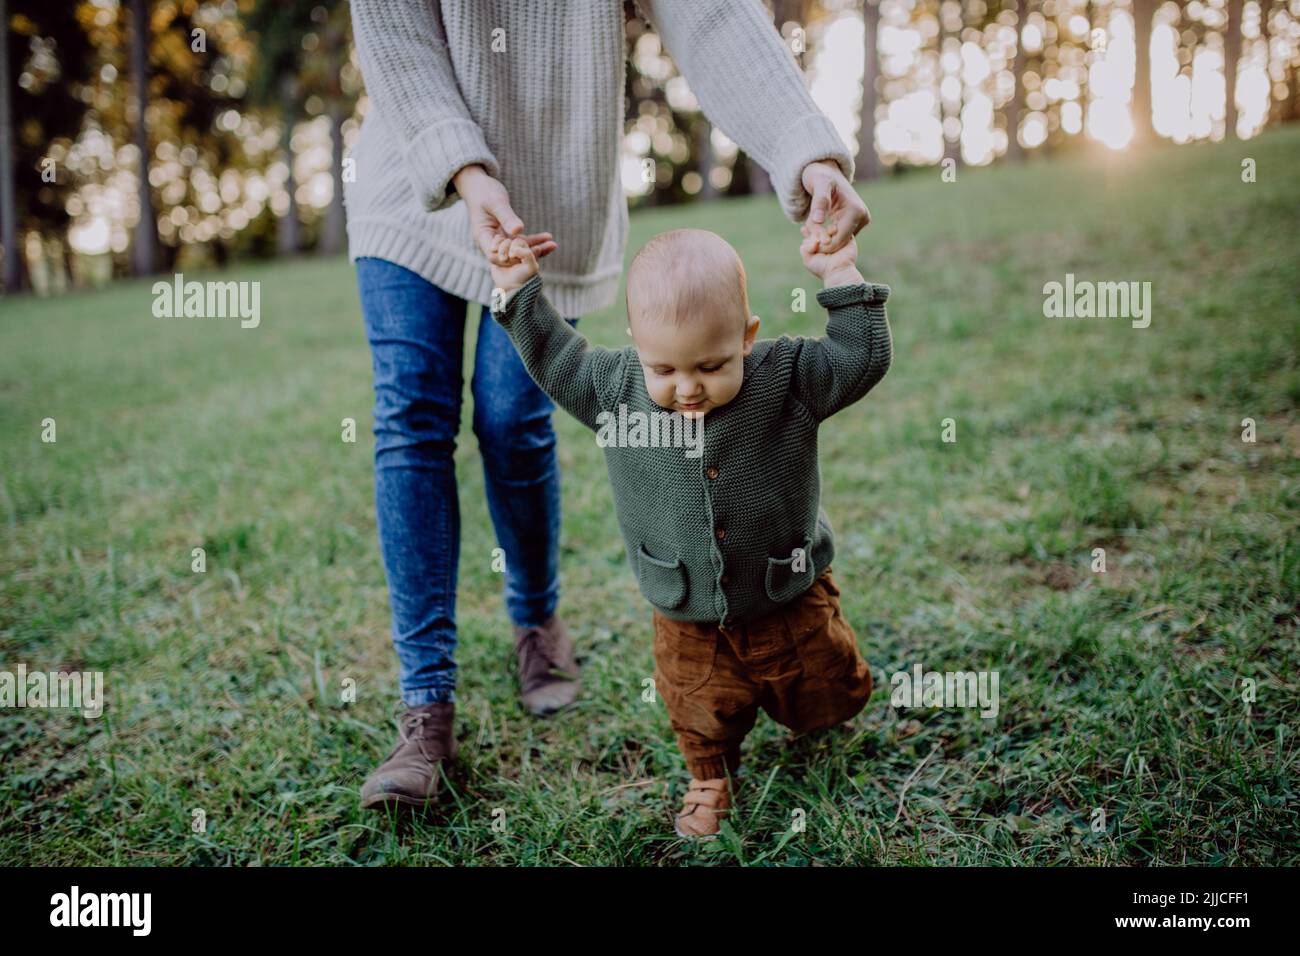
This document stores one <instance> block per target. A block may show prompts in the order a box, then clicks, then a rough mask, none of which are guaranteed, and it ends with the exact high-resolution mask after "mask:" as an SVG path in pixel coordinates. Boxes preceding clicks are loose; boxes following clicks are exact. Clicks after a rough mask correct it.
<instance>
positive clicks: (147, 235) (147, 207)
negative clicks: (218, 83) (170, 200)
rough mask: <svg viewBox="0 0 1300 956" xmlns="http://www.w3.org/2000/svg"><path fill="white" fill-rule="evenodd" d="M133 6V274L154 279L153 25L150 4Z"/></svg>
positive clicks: (135, 0)
mask: <svg viewBox="0 0 1300 956" xmlns="http://www.w3.org/2000/svg"><path fill="white" fill-rule="evenodd" d="M130 4H131V92H132V94H133V95H134V97H135V119H134V121H133V122H132V124H131V128H132V138H133V139H134V141H135V148H136V150H137V151H138V155H139V157H140V166H139V170H140V175H139V185H138V190H139V203H140V219H139V220H138V221H137V222H136V225H135V242H134V243H132V246H131V270H132V272H133V273H134V274H135V275H138V276H147V275H152V274H153V273H154V271H155V270H156V269H157V266H158V220H157V218H156V217H155V216H154V211H153V189H152V187H151V186H150V184H149V155H150V154H149V130H148V128H147V126H146V118H147V116H148V113H149V47H150V45H151V41H152V34H151V29H152V24H151V22H150V16H149V7H150V2H149V0H130Z"/></svg>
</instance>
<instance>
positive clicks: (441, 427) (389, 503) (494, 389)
mask: <svg viewBox="0 0 1300 956" xmlns="http://www.w3.org/2000/svg"><path fill="white" fill-rule="evenodd" d="M356 269H357V285H358V289H359V291H360V297H361V311H362V315H363V316H364V318H365V324H366V338H367V339H368V340H369V341H370V355H371V361H372V365H373V367H374V376H375V409H374V415H375V424H374V432H375V510H376V513H377V516H378V526H379V543H380V550H381V551H382V552H383V559H384V571H385V573H386V574H387V577H388V595H389V603H390V607H391V611H392V636H393V646H394V647H395V648H396V650H397V661H398V675H399V686H400V688H401V694H402V700H403V702H404V703H405V704H406V705H407V706H408V707H415V706H419V705H420V704H427V703H429V702H431V701H451V700H455V687H456V661H455V652H456V578H457V565H458V562H459V560H460V501H459V498H458V496H457V490H456V470H455V464H454V462H453V460H452V455H453V453H454V452H455V450H456V433H457V431H458V430H459V428H460V407H461V394H462V392H463V391H464V375H463V373H462V368H463V366H464V359H463V352H464V345H465V318H466V302H465V300H464V299H461V298H457V297H456V296H454V295H451V294H449V293H447V292H444V291H443V290H442V289H440V288H438V287H437V286H435V285H433V284H432V283H430V282H429V281H428V280H426V279H423V278H421V277H420V276H418V275H416V274H415V273H413V272H411V271H410V270H408V269H404V268H403V267H401V266H398V265H394V264H393V263H391V262H388V261H386V260H383V259H374V258H368V257H366V258H359V259H357V262H356ZM567 321H568V322H569V324H570V325H576V324H577V319H569V320H567ZM470 388H471V390H472V391H473V394H474V434H475V435H476V436H477V437H478V444H479V452H480V454H481V455H482V456H483V477H484V486H485V487H486V489H487V503H488V511H489V512H490V514H491V516H492V524H493V527H494V528H495V530H496V540H497V545H498V546H499V547H500V548H501V550H502V552H504V555H503V556H504V561H505V601H506V612H507V613H508V614H509V616H510V619H511V620H512V621H513V622H514V623H515V624H516V625H519V626H527V625H531V624H541V623H543V622H545V621H546V619H547V618H549V617H550V616H551V614H553V613H554V611H555V607H556V603H557V602H558V600H559V590H560V589H559V576H558V570H559V537H560V471H559V465H558V462H557V460H556V454H555V431H554V429H553V427H552V425H551V413H552V412H553V411H554V410H555V405H554V404H553V403H552V402H551V400H550V398H548V397H547V395H546V393H545V392H543V391H542V390H541V389H540V388H538V387H537V384H536V383H535V382H534V381H533V380H532V378H530V377H529V375H528V371H527V369H525V368H524V364H523V361H522V360H521V359H520V358H519V353H518V352H517V351H516V350H515V347H514V343H513V342H511V341H510V336H509V335H507V334H506V331H505V330H504V329H503V328H502V327H501V326H500V324H499V323H498V322H497V321H496V320H495V319H493V318H492V316H491V314H490V313H489V311H488V308H487V306H484V307H483V314H482V318H481V320H480V322H479V329H478V344H477V346H476V348H475V354H474V376H473V379H472V381H471V383H470ZM493 557H494V556H493V555H489V554H482V555H475V556H474V560H475V561H481V562H484V563H485V564H488V563H491V562H492V559H493Z"/></svg>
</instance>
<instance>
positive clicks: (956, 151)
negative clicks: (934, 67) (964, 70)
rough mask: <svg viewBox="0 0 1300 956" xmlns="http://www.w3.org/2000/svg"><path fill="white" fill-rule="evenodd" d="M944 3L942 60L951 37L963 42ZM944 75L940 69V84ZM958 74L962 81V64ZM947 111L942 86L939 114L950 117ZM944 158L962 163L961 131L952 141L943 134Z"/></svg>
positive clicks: (941, 6) (940, 53)
mask: <svg viewBox="0 0 1300 956" xmlns="http://www.w3.org/2000/svg"><path fill="white" fill-rule="evenodd" d="M957 2H958V3H959V4H960V2H961V0H957ZM944 3H945V0H940V3H939V25H940V28H941V29H940V32H939V56H940V58H941V60H942V57H943V51H944V47H946V46H947V45H948V40H950V39H954V38H955V39H956V40H957V42H958V43H959V44H960V42H961V27H960V26H959V27H958V28H957V29H956V31H953V30H951V29H950V28H949V26H948V23H949V21H948V18H947V17H945V16H944V15H943V7H944ZM963 19H964V12H963ZM943 75H944V74H943V71H942V70H940V71H939V77H940V79H939V82H940V84H942V83H943ZM957 76H958V82H960V77H961V67H960V66H958V68H957ZM945 113H948V110H947V108H946V107H945V106H944V100H943V91H942V88H941V89H940V93H939V115H940V117H941V118H942V119H947V118H948V117H947V116H945V115H944V114H945ZM951 115H953V114H951V113H948V116H951ZM956 116H957V120H958V122H959V123H960V121H961V102H960V97H958V104H957V113H956ZM943 158H944V159H945V160H947V159H951V160H952V161H953V162H955V163H960V162H961V134H960V133H958V135H957V138H956V139H955V140H951V141H950V140H949V139H948V134H947V132H946V131H945V132H944V135H943Z"/></svg>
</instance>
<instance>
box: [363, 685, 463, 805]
mask: <svg viewBox="0 0 1300 956" xmlns="http://www.w3.org/2000/svg"><path fill="white" fill-rule="evenodd" d="M455 714H456V705H455V704H454V703H452V702H450V701H447V702H440V701H435V702H434V703H432V704H424V705H422V706H420V707H410V708H407V711H406V713H404V714H402V717H401V719H400V720H399V721H398V724H397V743H396V744H395V745H394V746H393V749H392V751H391V752H390V753H389V754H388V756H387V757H386V758H384V762H383V763H382V764H380V765H379V767H378V768H377V769H376V770H375V772H374V773H372V774H371V775H370V776H369V777H367V778H366V782H365V783H364V784H363V785H362V787H361V806H362V807H365V808H375V807H377V808H380V809H383V808H385V807H389V806H392V805H393V804H403V805H405V806H410V807H427V806H429V805H430V804H432V803H434V802H435V801H436V800H437V799H438V788H439V782H440V780H441V779H442V776H443V774H444V773H445V772H446V770H445V767H444V764H447V763H450V762H451V761H453V760H455V759H456V751H457V749H458V745H457V743H456V733H455V727H454V719H453V718H454V717H455Z"/></svg>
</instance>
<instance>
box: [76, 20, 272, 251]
mask: <svg viewBox="0 0 1300 956" xmlns="http://www.w3.org/2000/svg"><path fill="white" fill-rule="evenodd" d="M130 2H131V3H132V4H133V6H132V7H131V8H130V9H124V8H122V7H118V8H117V9H116V10H115V9H113V8H111V7H105V6H103V5H101V4H99V3H95V2H84V3H81V4H80V5H79V6H78V8H77V15H78V18H79V19H80V20H81V22H82V24H83V27H84V29H85V31H86V33H87V35H88V36H89V37H90V39H91V42H92V44H93V46H94V49H95V53H96V66H97V71H98V73H99V80H98V82H97V84H96V87H95V88H94V89H93V90H92V91H91V95H90V97H89V99H90V102H91V103H92V108H91V109H90V110H89V111H88V113H87V123H88V124H92V125H93V126H94V127H96V128H97V129H99V130H102V132H103V134H104V135H105V136H107V137H108V138H109V139H110V140H111V141H112V142H113V143H115V144H121V143H127V142H134V145H135V147H136V150H137V151H138V156H137V170H138V173H139V175H138V177H137V178H136V180H135V183H134V186H135V188H136V189H137V190H138V191H139V203H140V206H139V211H140V215H139V219H138V220H137V224H136V230H135V236H134V242H133V243H132V245H131V268H132V270H133V271H134V272H137V273H138V272H139V270H140V269H141V268H144V267H145V262H144V258H145V255H146V254H145V253H144V252H142V251H141V246H142V244H148V243H150V237H152V241H153V247H154V248H153V252H152V258H153V262H152V268H153V269H154V270H164V271H170V270H172V269H173V268H174V267H175V265H176V262H177V260H178V257H180V256H181V254H182V252H183V251H186V252H187V253H188V254H192V253H203V252H204V251H208V252H210V253H211V254H212V255H213V256H214V257H215V258H216V259H217V261H218V263H220V262H222V261H224V260H225V259H226V258H227V256H228V255H229V249H228V248H227V247H228V244H230V243H231V242H232V241H233V240H234V234H235V232H236V230H235V229H234V228H232V227H229V226H223V225H222V224H221V214H222V213H223V212H228V211H229V208H228V207H229V206H230V205H236V206H237V205H239V204H240V203H241V202H242V201H243V200H244V199H246V198H247V197H244V196H238V197H236V198H234V199H232V200H230V201H229V202H227V201H226V200H223V199H222V198H221V191H220V190H219V189H218V186H217V180H218V179H219V177H221V176H222V175H225V174H226V172H227V171H236V170H239V169H242V168H244V167H245V166H247V164H248V150H249V149H254V148H256V142H255V140H250V139H249V137H248V136H246V135H240V132H239V130H238V129H237V125H238V124H237V123H229V122H228V120H229V118H230V117H232V116H233V117H238V115H239V108H240V106H241V105H242V97H243V95H244V91H245V89H246V82H247V81H246V79H245V77H246V75H247V73H248V69H249V63H250V62H251V59H252V57H253V50H252V48H251V46H250V45H249V43H248V41H247V38H246V37H245V36H244V31H243V27H242V24H241V22H240V19H239V17H238V5H237V2H236V0H222V2H221V3H212V2H203V0H130ZM139 3H143V4H145V7H143V8H142V7H140V6H138V4H139ZM140 9H147V10H148V14H149V19H148V25H147V29H146V30H145V31H141V32H145V33H147V35H148V36H149V46H148V55H147V58H146V67H145V72H146V73H147V77H146V80H145V82H144V84H143V89H144V90H145V98H144V102H143V104H141V103H140V102H139V100H138V97H137V96H135V95H133V96H127V95H124V94H125V93H126V90H125V89H124V87H123V85H122V83H121V80H120V79H119V78H120V77H122V76H123V75H125V74H127V73H128V71H129V72H130V73H132V74H138V72H139V71H140V67H139V64H138V63H135V62H134V61H135V59H136V57H135V47H134V46H133V45H132V43H131V37H132V36H133V35H134V34H135V33H136V27H135V24H134V19H133V18H134V16H135V15H136V12H137V11H138V10H140ZM129 19H130V20H131V21H132V22H128V20H129ZM125 51H130V53H129V58H130V60H131V61H132V62H131V63H128V62H126V61H127V59H128V54H127V52H125ZM140 88H141V85H140V83H139V81H138V79H137V78H136V77H135V76H133V79H132V86H131V90H132V92H133V94H134V93H135V92H136V91H138V90H139V89H140ZM223 118H226V120H227V122H226V125H223V123H222V122H220V121H221V120H222V119H223ZM141 125H143V127H144V131H145V139H144V140H143V142H142V141H141V140H140V139H139V130H140V127H141ZM108 161H109V162H110V163H115V162H116V159H115V158H114V157H113V156H112V154H111V153H110V155H109V157H108ZM101 165H102V164H101ZM89 166H90V167H91V168H92V169H94V167H95V164H94V163H93V162H91V163H90V164H89Z"/></svg>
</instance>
